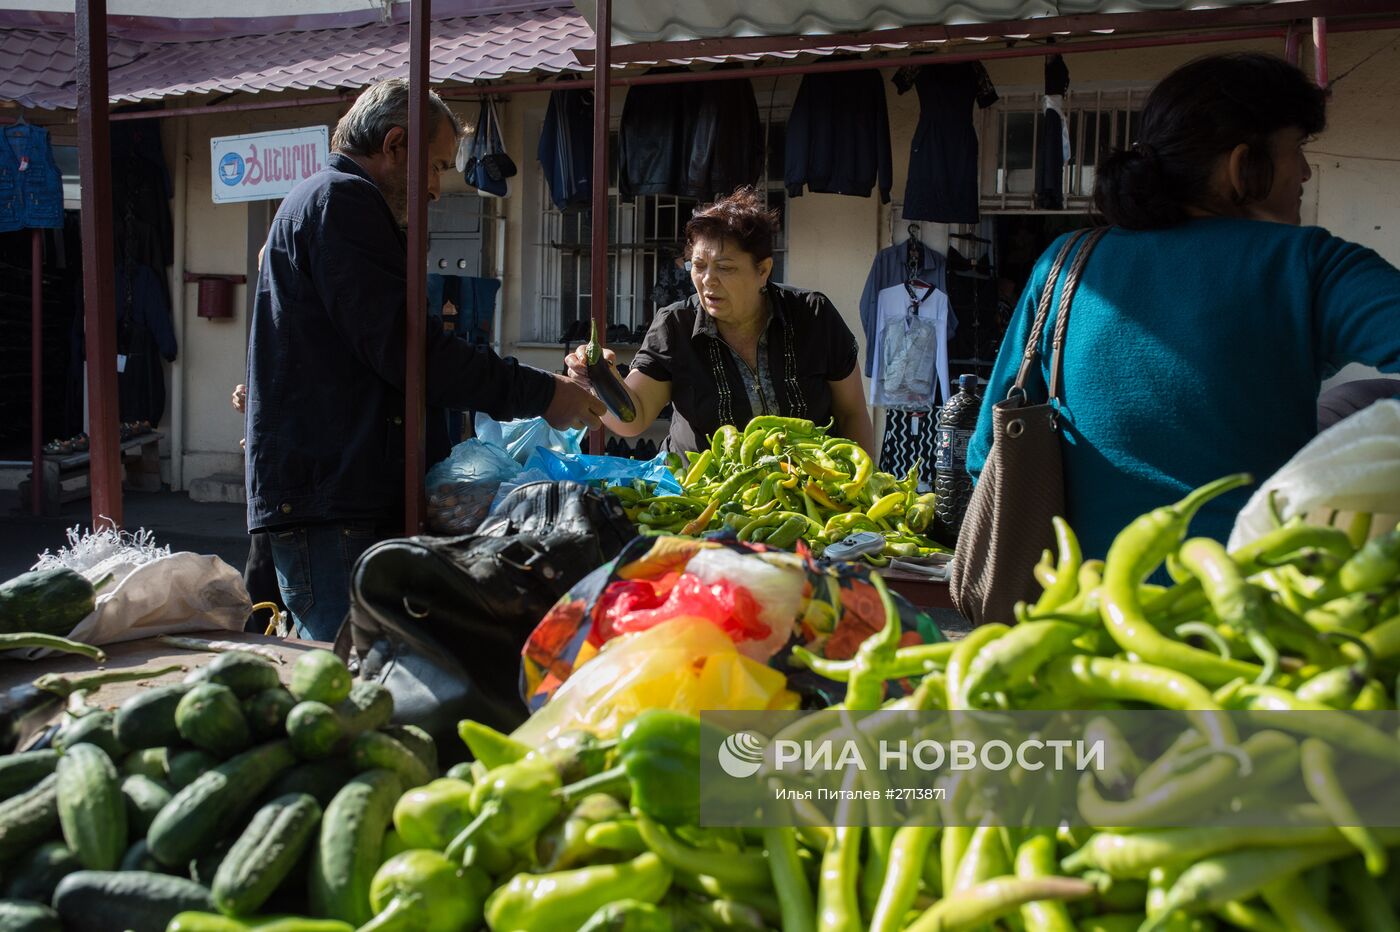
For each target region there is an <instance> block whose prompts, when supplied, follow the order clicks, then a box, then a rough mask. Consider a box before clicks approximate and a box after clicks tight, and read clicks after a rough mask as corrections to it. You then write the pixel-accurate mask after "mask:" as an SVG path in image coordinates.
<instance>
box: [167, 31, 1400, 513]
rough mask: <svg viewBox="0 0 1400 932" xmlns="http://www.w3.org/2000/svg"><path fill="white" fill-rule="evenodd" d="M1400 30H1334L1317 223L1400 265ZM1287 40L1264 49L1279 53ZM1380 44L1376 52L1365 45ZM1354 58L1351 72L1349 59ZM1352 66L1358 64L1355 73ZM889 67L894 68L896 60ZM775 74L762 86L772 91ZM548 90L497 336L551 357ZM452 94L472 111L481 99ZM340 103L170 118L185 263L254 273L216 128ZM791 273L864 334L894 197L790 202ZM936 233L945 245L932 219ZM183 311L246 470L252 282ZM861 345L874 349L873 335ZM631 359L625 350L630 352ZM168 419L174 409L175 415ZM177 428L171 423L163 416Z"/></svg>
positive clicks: (1077, 66)
mask: <svg viewBox="0 0 1400 932" xmlns="http://www.w3.org/2000/svg"><path fill="white" fill-rule="evenodd" d="M1397 38H1400V33H1395V32H1388V33H1349V34H1334V35H1333V36H1332V38H1331V40H1330V41H1331V47H1330V58H1331V69H1332V74H1333V75H1334V76H1338V75H1343V74H1345V75H1346V76H1345V77H1344V78H1342V79H1341V81H1340V83H1339V84H1338V85H1337V86H1336V88H1335V92H1334V96H1333V103H1332V109H1331V121H1332V122H1331V127H1330V128H1329V130H1328V131H1327V133H1326V134H1325V135H1324V136H1322V137H1321V139H1319V140H1318V142H1317V143H1316V144H1315V145H1314V146H1312V148H1311V150H1310V151H1311V152H1312V154H1313V156H1314V158H1313V163H1314V166H1315V178H1314V181H1313V182H1312V184H1313V187H1314V190H1315V198H1316V214H1317V221H1318V222H1319V223H1320V224H1321V225H1323V226H1326V227H1328V228H1330V229H1331V230H1332V231H1333V232H1335V233H1337V234H1338V235H1340V236H1343V237H1346V238H1347V239H1351V240H1354V241H1356V242H1360V243H1364V244H1366V245H1369V246H1372V247H1374V248H1375V249H1377V250H1378V251H1379V252H1380V253H1381V254H1382V255H1384V256H1385V257H1386V258H1388V259H1389V260H1390V261H1392V262H1398V263H1400V238H1398V237H1397V236H1396V230H1397V228H1400V160H1397V159H1396V157H1395V155H1394V153H1396V152H1397V151H1400V123H1397V121H1394V120H1392V119H1390V118H1389V115H1390V114H1391V113H1393V112H1394V111H1395V109H1396V107H1397V105H1400V43H1397V42H1396V40H1397ZM1279 45H1281V43H1262V44H1256V45H1254V46H1251V47H1254V48H1261V49H1264V50H1268V51H1279V48H1278V46H1279ZM1224 48H1226V47H1225V46H1222V45H1219V44H1212V45H1209V46H1202V47H1198V48H1180V49H1158V50H1140V51H1131V52H1109V53H1096V54H1083V55H1074V56H1071V57H1070V58H1069V59H1068V62H1069V67H1070V72H1071V76H1072V80H1073V87H1074V88H1077V89H1080V90H1081V91H1083V90H1087V89H1091V88H1093V87H1121V86H1125V85H1129V84H1131V85H1133V86H1138V87H1141V86H1146V85H1148V84H1150V83H1152V82H1154V81H1156V80H1157V79H1159V78H1160V77H1162V76H1163V75H1165V74H1166V73H1167V72H1168V71H1170V70H1171V69H1172V68H1173V67H1175V66H1177V65H1178V64H1181V63H1183V62H1185V61H1187V60H1189V59H1191V58H1193V57H1195V56H1196V55H1198V54H1202V53H1204V52H1213V51H1217V50H1223V49H1224ZM1368 56H1370V57H1368ZM1041 66H1042V62H1041V59H1039V58H1030V59H1020V60H1010V61H1000V62H993V63H991V64H990V65H989V68H988V70H989V71H990V72H991V75H992V78H993V80H994V82H995V83H996V84H997V86H998V88H999V89H1000V90H1001V91H1002V92H1003V93H1004V94H1009V93H1014V92H1016V91H1017V90H1018V89H1019V90H1021V91H1035V90H1036V89H1037V88H1038V86H1039V84H1040V81H1041ZM1353 68H1354V69H1355V70H1354V71H1353V70H1351V69H1353ZM1348 72H1350V73H1348ZM886 76H887V77H888V76H889V73H888V72H887V74H886ZM797 80H798V79H796V78H793V79H784V80H783V81H781V82H780V83H779V84H778V86H777V88H776V94H777V98H778V99H779V100H782V99H784V98H785V97H786V99H790V98H791V94H792V92H793V90H794V89H795V87H796V84H797ZM769 87H770V85H769V84H768V83H767V82H765V83H764V84H763V85H762V86H761V88H760V90H761V91H762V92H763V93H760V95H759V97H760V100H761V102H764V101H765V98H766V96H767V93H768V91H769ZM887 88H888V97H887V99H888V106H889V111H890V121H891V126H892V133H891V145H892V151H893V156H894V175H895V183H894V198H895V199H896V200H898V199H900V198H901V197H902V193H903V189H904V181H905V176H906V175H907V170H908V159H909V142H910V138H911V136H912V133H913V129H914V126H915V123H916V122H917V118H918V101H917V99H916V95H915V94H914V93H912V92H911V93H909V94H907V95H903V96H899V95H896V94H895V93H894V92H893V89H892V88H891V87H888V86H887ZM623 98H624V92H623V91H621V90H619V91H617V92H616V93H615V95H614V100H613V112H614V115H615V116H616V115H617V114H620V112H621V109H622V101H623ZM546 104H547V97H546V95H544V94H521V95H516V96H515V97H513V98H511V99H510V100H509V101H508V102H507V103H506V106H505V107H504V110H503V112H502V118H503V123H504V130H505V140H506V147H507V149H508V151H509V152H510V153H511V154H512V156H514V158H515V161H516V163H517V164H518V165H519V166H520V169H521V173H520V175H518V176H517V177H516V178H513V179H512V180H511V186H512V192H511V196H510V197H508V198H506V199H505V200H504V201H503V202H502V203H501V205H500V207H501V209H502V213H503V216H504V219H505V229H506V233H505V237H506V249H505V259H504V264H505V270H506V271H505V277H504V282H503V287H502V292H501V301H502V307H503V309H504V315H503V321H502V327H501V332H500V334H499V339H501V341H502V342H503V345H504V350H505V351H506V352H507V353H514V354H516V355H518V356H520V357H521V358H522V359H523V360H525V361H527V362H530V363H532V364H535V365H539V366H542V367H546V368H550V369H557V368H559V366H560V364H561V356H562V352H561V348H560V347H558V346H539V345H534V346H531V345H521V335H522V333H523V332H524V331H523V329H522V324H523V320H524V316H525V315H524V313H523V310H522V309H523V308H526V307H528V306H529V305H530V303H531V302H533V301H534V300H535V298H536V282H537V280H538V268H537V264H536V263H537V257H538V247H537V246H536V245H535V244H536V243H537V241H538V237H539V216H540V211H541V203H540V202H541V190H540V189H541V186H540V181H539V167H538V163H536V161H535V158H534V153H535V146H536V143H537V141H538V135H537V134H538V129H537V127H538V125H539V122H540V121H541V120H542V119H543V115H544V109H545V106H546ZM453 106H454V107H455V108H456V109H457V111H458V112H459V113H460V114H461V115H462V116H464V117H465V118H466V119H467V120H469V121H470V120H474V119H475V116H476V108H477V105H476V104H475V103H474V102H458V103H454V104H453ZM342 109H343V105H340V106H339V107H337V106H336V105H329V106H326V107H316V108H298V109H288V110H267V111H258V112H252V113H244V114H236V113H235V114H220V115H216V116H208V117H200V118H191V119H189V120H187V121H185V122H186V123H187V125H186V126H185V127H184V130H183V132H184V133H185V142H184V146H183V151H182V152H181V153H177V152H176V148H177V143H176V141H175V138H176V135H177V130H176V122H175V121H168V122H167V123H166V124H165V126H164V131H165V132H166V140H167V143H166V144H167V150H168V152H169V153H170V156H171V164H172V168H173V166H174V165H175V159H176V158H187V159H188V168H189V170H188V172H187V173H186V176H185V177H186V182H185V183H186V188H185V190H186V196H187V205H188V215H187V222H186V224H185V229H184V230H183V234H182V235H183V236H184V242H185V248H186V266H187V268H188V269H190V270H191V271H198V272H220V273H244V272H245V271H246V270H247V268H248V264H249V251H250V250H249V246H248V241H249V237H248V208H247V207H246V206H243V205H227V206H215V205H214V204H213V203H212V202H211V200H210V191H209V189H210V179H209V170H208V157H207V153H208V151H209V149H208V146H209V139H210V138H211V137H212V136H215V135H230V134H235V133H244V132H256V131H261V130H267V129H276V128H288V127H296V126H310V125H314V124H317V123H322V122H324V123H328V124H333V122H334V120H335V118H336V116H337V115H338V113H339V112H341V110H342ZM444 190H445V191H447V192H453V191H464V190H467V189H466V187H465V185H464V184H463V183H462V181H461V178H460V176H457V175H455V173H454V174H453V175H452V176H450V177H449V178H447V179H445V183H444ZM788 228H789V229H788V236H789V259H788V263H789V264H788V268H789V272H788V275H787V278H788V280H789V281H790V282H791V283H793V284H796V285H799V286H802V287H807V288H815V289H818V290H821V291H823V292H825V293H826V294H827V295H828V296H829V297H830V298H831V300H832V301H833V302H835V304H836V306H837V307H838V308H839V309H840V310H841V312H842V315H843V316H844V317H845V318H846V320H847V322H848V324H849V325H850V326H851V328H852V330H853V331H854V332H855V333H857V335H859V334H860V327H859V318H858V309H857V301H858V299H859V296H860V291H861V288H862V287H863V285H864V282H865V277H866V273H867V271H868V269H869V264H870V261H871V258H872V257H873V255H874V253H875V252H876V250H877V249H879V248H881V247H882V246H884V245H888V242H889V208H888V207H883V206H882V205H880V204H879V203H878V199H877V198H874V197H872V198H852V197H837V196H832V195H813V194H806V195H804V196H802V197H801V198H797V199H794V200H792V201H791V202H790V205H789V221H788ZM931 239H932V244H933V245H934V246H936V247H940V248H941V243H940V242H939V241H938V238H937V231H935V235H934V237H932V238H931ZM181 287H182V289H183V291H184V297H185V310H184V315H183V320H182V322H181V327H182V330H183V341H182V346H181V362H180V371H179V372H178V373H177V374H176V375H175V379H176V381H177V382H178V386H179V387H178V388H177V387H176V386H175V385H172V390H171V393H170V397H171V402H172V403H171V406H170V407H171V409H172V410H173V407H174V405H173V401H174V398H175V394H176V392H177V391H182V392H183V394H184V411H185V413H184V418H185V420H184V481H185V484H186V485H188V484H189V483H190V482H191V481H192V480H193V479H197V478H199V477H201V476H207V475H210V474H213V473H220V472H238V471H240V470H241V466H240V453H239V448H238V440H239V437H240V433H241V420H240V419H239V418H238V417H237V416H236V415H235V414H234V413H233V411H232V410H231V409H230V407H229V404H228V395H229V391H230V389H231V388H232V387H233V386H234V385H235V384H236V383H237V382H239V381H242V379H243V373H244V360H245V356H246V350H247V341H246V328H247V320H246V314H245V307H246V301H245V289H244V288H243V287H240V288H239V289H238V290H237V294H236V296H235V297H236V301H235V304H236V307H237V316H236V318H235V319H233V320H230V321H206V320H203V319H200V318H198V317H196V316H195V286H193V285H189V286H184V285H182V286H181ZM862 352H864V347H862ZM624 358H625V354H624ZM167 420H169V419H167ZM165 426H166V428H167V429H169V428H170V426H171V425H170V424H168V423H167V425H165Z"/></svg>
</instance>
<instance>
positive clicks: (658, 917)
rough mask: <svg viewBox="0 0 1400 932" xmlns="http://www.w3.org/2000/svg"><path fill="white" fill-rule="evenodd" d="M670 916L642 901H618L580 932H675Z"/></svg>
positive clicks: (603, 909)
mask: <svg viewBox="0 0 1400 932" xmlns="http://www.w3.org/2000/svg"><path fill="white" fill-rule="evenodd" d="M674 928H675V926H674V925H673V924H672V922H671V917H670V915H669V914H668V913H667V912H666V911H664V910H662V909H659V908H657V907H656V906H655V905H653V904H651V903H645V902H642V901H641V900H618V901H617V902H616V903H609V904H608V905H606V906H604V907H602V908H601V909H599V910H598V911H597V912H595V913H594V914H593V915H592V916H590V917H589V918H588V921H587V922H585V923H584V924H583V925H582V926H581V927H579V930H578V932H673V929H674Z"/></svg>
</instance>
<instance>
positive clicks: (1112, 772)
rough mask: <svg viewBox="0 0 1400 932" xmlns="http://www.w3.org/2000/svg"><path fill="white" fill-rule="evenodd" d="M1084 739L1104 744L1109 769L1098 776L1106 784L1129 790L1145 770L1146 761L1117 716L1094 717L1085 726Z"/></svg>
mask: <svg viewBox="0 0 1400 932" xmlns="http://www.w3.org/2000/svg"><path fill="white" fill-rule="evenodd" d="M1084 740H1085V741H1086V742H1088V743H1089V744H1090V745H1091V746H1092V745H1093V744H1095V743H1098V744H1101V745H1102V746H1103V748H1104V755H1103V760H1104V765H1105V769H1104V770H1103V772H1101V773H1100V774H1099V775H1098V780H1099V782H1100V783H1101V784H1103V785H1104V786H1105V787H1106V788H1108V789H1110V790H1126V789H1128V788H1129V787H1131V786H1132V785H1133V784H1134V783H1135V782H1136V781H1137V778H1138V777H1139V776H1140V775H1141V774H1142V761H1141V760H1139V759H1138V756H1137V752H1136V751H1134V750H1133V746H1132V745H1131V744H1129V743H1128V739H1127V737H1126V736H1125V735H1124V734H1123V732H1122V730H1121V729H1119V727H1118V726H1117V725H1116V724H1115V723H1114V721H1113V719H1111V718H1106V717H1104V716H1102V715H1100V716H1096V717H1095V718H1093V719H1091V720H1090V721H1089V723H1088V724H1087V725H1085V726H1084Z"/></svg>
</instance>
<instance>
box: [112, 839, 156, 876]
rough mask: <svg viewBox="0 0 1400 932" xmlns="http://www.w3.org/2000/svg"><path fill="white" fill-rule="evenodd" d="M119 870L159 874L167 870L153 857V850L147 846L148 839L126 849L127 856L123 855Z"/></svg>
mask: <svg viewBox="0 0 1400 932" xmlns="http://www.w3.org/2000/svg"><path fill="white" fill-rule="evenodd" d="M119 870H124V871H152V872H154V873H157V874H163V873H165V868H164V867H162V866H161V863H160V862H159V861H157V860H156V859H155V858H153V857H151V848H150V846H149V845H147V844H146V839H144V838H142V839H140V840H139V841H137V842H136V844H134V845H132V846H131V847H130V848H127V849H126V854H123V855H122V863H121V867H120V868H119Z"/></svg>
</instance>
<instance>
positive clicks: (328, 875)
mask: <svg viewBox="0 0 1400 932" xmlns="http://www.w3.org/2000/svg"><path fill="white" fill-rule="evenodd" d="M402 789H403V788H402V786H401V785H400V783H399V778H398V777H397V776H396V775H395V774H394V773H393V772H392V771H389V770H371V771H369V772H367V773H362V774H360V775H359V776H357V777H355V778H354V779H352V780H351V781H350V782H349V783H347V784H345V788H344V789H342V790H341V791H340V792H339V793H337V794H335V799H333V800H331V804H330V805H329V806H328V807H326V814H325V816H324V817H323V818H322V819H321V834H320V838H319V839H318V840H317V844H316V848H315V851H314V852H313V854H312V860H311V878H310V885H309V903H310V906H311V912H312V913H314V914H315V915H317V916H328V917H330V918H332V919H340V920H343V921H345V922H349V923H352V924H354V925H356V926H362V925H364V924H365V923H366V922H368V921H369V920H370V918H371V917H372V916H373V912H372V910H371V909H370V903H369V888H370V882H371V881H372V880H373V879H374V872H375V871H376V870H378V869H379V864H380V856H379V853H380V847H381V846H382V845H383V844H384V833H385V832H386V831H387V830H388V828H389V820H390V818H391V817H392V815H393V812H394V803H395V802H397V801H398V798H399V796H400V794H401V792H402Z"/></svg>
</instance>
